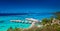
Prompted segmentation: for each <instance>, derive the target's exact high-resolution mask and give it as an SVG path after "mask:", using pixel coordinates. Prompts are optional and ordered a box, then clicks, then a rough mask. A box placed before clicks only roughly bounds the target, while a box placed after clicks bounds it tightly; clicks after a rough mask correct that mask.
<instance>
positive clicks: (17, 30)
mask: <svg viewBox="0 0 60 31" xmlns="http://www.w3.org/2000/svg"><path fill="white" fill-rule="evenodd" d="M21 30H22V29H20V28H15V29H14V31H21Z"/></svg>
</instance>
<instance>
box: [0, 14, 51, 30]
mask: <svg viewBox="0 0 60 31" xmlns="http://www.w3.org/2000/svg"><path fill="white" fill-rule="evenodd" d="M50 16H52V14H28V15H13V16H0V21H4V22H3V23H0V31H7V29H8V28H10V27H12V28H15V27H17V28H28V27H29V26H30V25H31V24H26V23H14V22H10V20H22V21H27V20H26V19H25V18H35V19H37V20H39V21H41V20H42V19H43V18H49V17H50Z"/></svg>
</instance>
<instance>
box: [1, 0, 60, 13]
mask: <svg viewBox="0 0 60 31" xmlns="http://www.w3.org/2000/svg"><path fill="white" fill-rule="evenodd" d="M56 11H60V0H0V13H50V12H56Z"/></svg>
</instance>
